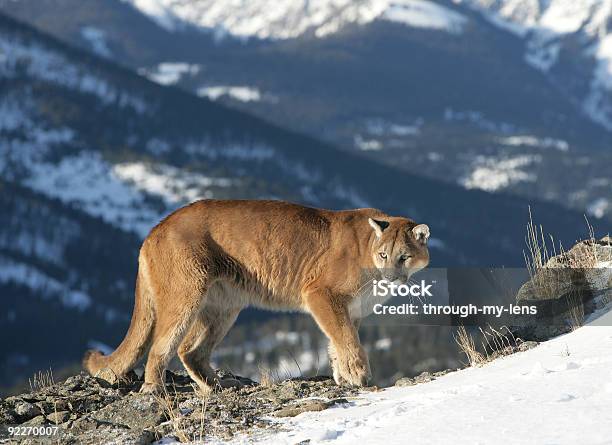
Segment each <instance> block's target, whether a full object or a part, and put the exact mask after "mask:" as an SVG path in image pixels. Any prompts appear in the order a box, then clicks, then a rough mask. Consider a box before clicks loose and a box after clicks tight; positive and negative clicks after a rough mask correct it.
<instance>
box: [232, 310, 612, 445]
mask: <svg viewBox="0 0 612 445" xmlns="http://www.w3.org/2000/svg"><path fill="white" fill-rule="evenodd" d="M604 317H605V319H604ZM604 317H602V318H600V319H599V320H597V321H596V324H597V326H594V325H593V326H586V327H583V328H581V329H578V330H576V331H574V332H572V333H570V334H567V335H564V336H561V337H557V338H556V339H553V340H551V341H548V342H545V343H543V344H541V345H540V346H538V347H536V348H534V349H531V350H529V351H527V352H522V353H517V354H515V355H512V356H510V357H506V358H503V359H498V360H496V361H494V362H492V363H490V364H488V365H485V366H483V367H481V368H469V369H465V370H462V371H459V372H455V373H451V374H447V375H446V376H444V377H441V378H439V379H438V380H435V381H433V382H430V383H426V384H421V385H417V386H413V387H409V388H389V389H385V390H383V391H380V392H374V393H368V394H364V395H363V396H362V397H359V398H358V399H357V400H356V401H354V402H353V403H351V404H350V405H345V406H343V407H338V408H331V409H328V410H326V411H323V412H319V413H305V414H301V415H299V416H297V417H295V418H292V419H290V420H288V421H285V422H284V423H283V425H282V426H283V427H284V428H285V429H286V430H287V431H286V432H282V433H279V434H276V435H273V436H263V437H259V438H258V440H259V442H260V443H285V444H295V443H300V442H301V441H305V440H308V439H310V442H309V443H311V444H313V443H332V442H333V443H339V444H344V443H346V444H354V443H356V442H357V441H359V442H360V443H368V444H370V443H374V444H375V443H384V444H385V445H390V444H396V443H397V444H404V443H419V444H429V443H431V444H438V443H453V444H464V443H465V444H474V443H493V442H494V443H513V444H527V443H555V444H575V443H589V444H595V443H597V444H603V443H610V440H611V439H610V438H611V437H612V326H611V324H612V312H608V313H607V314H606V315H605V316H604ZM604 325H605V326H604ZM250 439H251V440H252V437H251V438H250ZM241 440H242V439H238V440H237V441H236V442H238V443H239V442H241Z"/></svg>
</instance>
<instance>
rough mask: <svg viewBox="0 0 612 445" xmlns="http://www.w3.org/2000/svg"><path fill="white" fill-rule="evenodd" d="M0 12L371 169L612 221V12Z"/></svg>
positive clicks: (600, 5) (65, 2) (585, 8)
mask: <svg viewBox="0 0 612 445" xmlns="http://www.w3.org/2000/svg"><path fill="white" fill-rule="evenodd" d="M0 9H2V10H3V11H6V12H7V13H9V14H12V15H15V16H16V17H19V18H20V19H21V20H24V21H28V22H30V23H33V24H35V25H36V26H39V27H41V28H42V29H44V30H45V31H48V32H50V33H52V34H54V35H56V36H57V37H59V38H61V39H62V40H64V41H66V42H69V43H70V44H73V45H79V46H81V47H82V48H84V49H87V50H88V51H91V52H93V53H95V54H98V55H101V56H103V57H105V58H109V59H111V60H114V61H118V62H120V63H122V64H124V65H127V66H130V67H131V68H132V69H134V70H136V71H137V72H139V73H140V74H141V75H143V76H146V77H148V78H149V79H151V80H153V81H155V82H158V83H161V84H163V85H175V86H178V87H180V88H182V89H185V90H187V91H190V92H192V93H194V94H196V95H199V96H201V97H206V98H209V99H211V100H214V101H217V102H219V103H222V104H226V105H229V106H232V107H234V108H238V109H241V110H245V111H247V112H249V113H253V114H256V115H258V116H261V117H262V118H264V119H266V120H269V121H272V122H274V123H276V124H278V125H281V126H283V127H287V128H291V129H293V130H297V131H300V132H304V133H308V134H310V135H312V136H314V137H316V138H318V139H324V140H326V141H328V142H331V143H333V144H334V145H336V146H339V147H341V148H344V149H347V150H352V151H357V152H359V154H360V155H362V156H366V157H368V158H369V159H371V160H373V161H375V162H377V163H386V164H387V165H390V166H393V167H399V168H401V169H403V170H404V171H406V172H409V173H416V174H419V175H425V176H428V177H430V178H433V179H436V180H443V181H447V182H450V183H453V184H456V185H459V186H461V187H464V188H468V189H474V188H475V189H482V190H486V191H488V192H491V193H500V192H502V193H511V194H514V195H518V196H521V197H525V198H527V199H544V200H546V201H550V202H555V203H558V204H560V205H562V206H566V207H569V208H572V209H575V210H577V211H579V212H583V213H587V214H588V215H589V217H591V218H605V217H609V215H610V214H612V199H611V198H610V192H609V191H610V187H611V183H610V179H609V168H607V166H608V165H610V163H611V162H612V153H611V152H610V151H609V141H610V139H611V138H612V133H611V132H610V131H609V125H608V120H609V116H610V113H609V110H610V107H611V106H612V105H611V104H612V100H611V99H610V94H609V90H610V87H609V79H610V78H611V76H610V73H609V71H610V69H609V60H610V59H609V57H608V54H609V49H608V46H609V37H608V35H609V32H608V23H609V20H608V17H609V16H610V13H609V2H606V1H581V2H569V1H546V2H538V1H533V2H532V1H485V0H482V1H479V0H469V1H468V0H463V1H459V0H457V1H442V0H398V1H387V0H368V1H351V2H349V1H345V0H333V1H332V0H317V1H301V0H285V1H279V2H272V3H271V2H259V1H253V2H243V1H212V0H193V1H191V0H190V1H186V0H125V1H123V0H90V1H89V2H81V1H79V0H19V1H13V0H0ZM99 11H104V14H100V13H99ZM68 12H69V13H68ZM222 37H223V38H222Z"/></svg>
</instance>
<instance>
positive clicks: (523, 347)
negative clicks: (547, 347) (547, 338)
mask: <svg viewBox="0 0 612 445" xmlns="http://www.w3.org/2000/svg"><path fill="white" fill-rule="evenodd" d="M538 345H539V343H538V342H537V341H524V342H522V343H520V344H519V345H518V348H517V349H518V350H519V351H520V352H524V351H528V350H530V349H532V348H535V347H536V346H538Z"/></svg>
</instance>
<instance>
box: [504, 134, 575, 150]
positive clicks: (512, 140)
mask: <svg viewBox="0 0 612 445" xmlns="http://www.w3.org/2000/svg"><path fill="white" fill-rule="evenodd" d="M498 142H499V143H500V144H502V145H507V146H511V147H520V146H524V147H537V148H554V149H556V150H559V151H568V150H569V144H568V143H567V142H566V141H564V140H561V139H554V138H538V137H536V136H529V135H516V136H508V137H503V138H499V139H498Z"/></svg>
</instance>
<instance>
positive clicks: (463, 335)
mask: <svg viewBox="0 0 612 445" xmlns="http://www.w3.org/2000/svg"><path fill="white" fill-rule="evenodd" d="M453 336H454V337H455V342H457V345H459V348H460V349H461V352H463V353H464V354H465V356H466V357H467V359H468V363H469V365H470V366H479V365H482V364H483V363H485V361H486V360H485V357H484V356H483V355H482V354H481V353H480V352H478V350H477V349H476V345H475V344H474V339H473V338H472V336H471V335H470V334H468V332H467V330H466V329H465V326H460V327H459V328H458V329H457V334H456V335H453Z"/></svg>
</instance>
